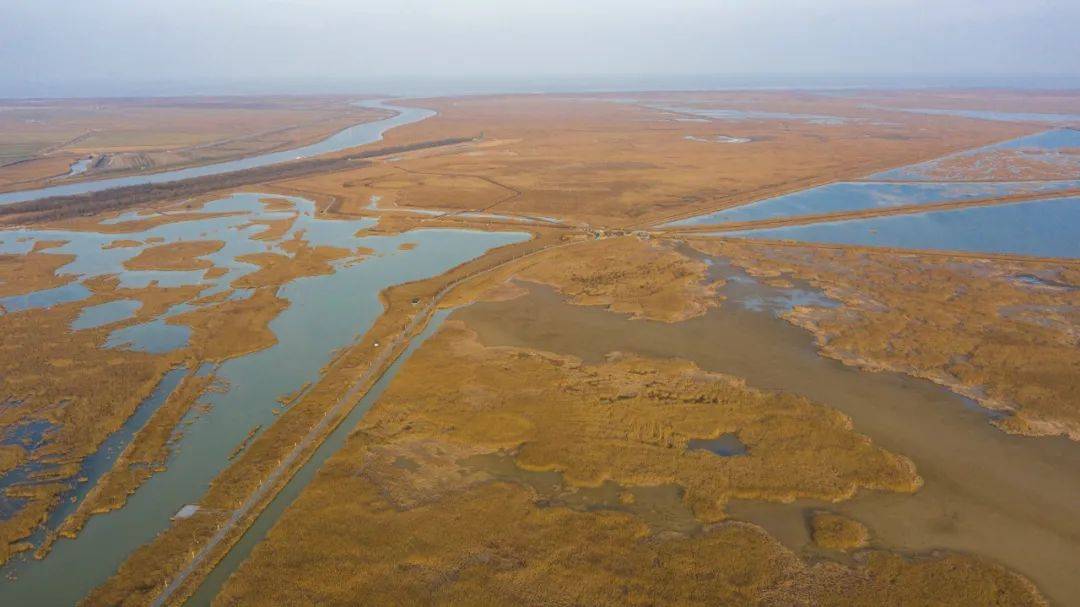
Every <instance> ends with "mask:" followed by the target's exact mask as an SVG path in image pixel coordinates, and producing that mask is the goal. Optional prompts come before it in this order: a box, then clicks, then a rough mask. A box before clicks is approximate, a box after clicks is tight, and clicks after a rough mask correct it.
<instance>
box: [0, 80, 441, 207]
mask: <svg viewBox="0 0 1080 607" xmlns="http://www.w3.org/2000/svg"><path fill="white" fill-rule="evenodd" d="M356 106H357V107H362V108H368V109H378V110H389V111H393V112H397V114H395V115H394V116H391V117H390V118H385V119H383V120H376V121H374V122H364V123H361V124H357V125H353V126H351V127H349V128H347V129H344V130H342V131H338V132H337V133H334V134H333V135H331V136H329V137H327V138H326V139H323V140H322V141H319V142H317V143H313V144H311V145H306V146H303V147H299V148H293V149H290V150H282V151H279V152H270V153H268V154H260V155H258V156H249V157H247V158H240V159H237V160H230V161H228V162H219V163H216V164H208V165H204V166H197V167H190V168H186V169H177V170H175V171H165V172H162V173H152V174H149V175H130V176H128V177H115V178H112V179H99V180H96V181H80V182H78V183H69V184H64V185H55V186H50V187H47V188H39V189H36V190H19V191H16V192H8V193H5V194H0V205H4V204H14V203H16V202H26V201H28V200H37V199H39V198H47V197H50V196H71V195H74V194H85V193H87V192H100V191H102V190H109V189H112V188H121V187H125V186H132V185H144V184H152V183H168V182H171V181H179V180H181V179H191V178H192V177H205V176H207V175H220V174H222V173H231V172H233V171H240V170H244V169H253V168H256V167H263V166H268V165H271V164H278V163H281V162H286V161H289V160H297V159H300V158H310V157H312V156H318V155H320V154H326V153H329V152H337V151H339V150H345V149H348V148H353V147H357V146H361V145H367V144H369V143H374V142H376V141H380V140H381V139H382V138H383V134H384V133H386V131H389V130H390V129H392V128H394V127H399V126H403V125H406V124H412V123H414V122H419V121H421V120H424V119H426V118H430V117H432V116H434V115H435V114H436V112H434V111H432V110H428V109H423V108H414V107H404V106H397V105H389V104H387V103H385V102H383V101H381V100H366V101H359V102H357V103H356Z"/></svg>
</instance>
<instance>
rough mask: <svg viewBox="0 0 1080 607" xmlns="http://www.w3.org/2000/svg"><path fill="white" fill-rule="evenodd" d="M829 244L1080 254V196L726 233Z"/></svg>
mask: <svg viewBox="0 0 1080 607" xmlns="http://www.w3.org/2000/svg"><path fill="white" fill-rule="evenodd" d="M723 235H724V236H732V237H737V238H761V239H767V240H797V241H802V242H818V243H829V244H848V245H865V246H877V247H896V248H902V249H934V250H950V251H966V252H973V253H1009V254H1015V255H1033V256H1038V257H1069V258H1078V257H1080V237H1078V235H1080V197H1069V198H1056V199H1051V200H1038V201H1032V202H1018V203H1012V204H998V205H992V206H981V207H968V208H965V209H954V210H947V211H934V212H927V213H919V214H914V215H891V216H885V217H870V218H866V219H850V220H847V221H833V222H823V223H815V224H809V225H801V226H787V227H780V228H766V229H759V230H745V231H739V232H725V233H723Z"/></svg>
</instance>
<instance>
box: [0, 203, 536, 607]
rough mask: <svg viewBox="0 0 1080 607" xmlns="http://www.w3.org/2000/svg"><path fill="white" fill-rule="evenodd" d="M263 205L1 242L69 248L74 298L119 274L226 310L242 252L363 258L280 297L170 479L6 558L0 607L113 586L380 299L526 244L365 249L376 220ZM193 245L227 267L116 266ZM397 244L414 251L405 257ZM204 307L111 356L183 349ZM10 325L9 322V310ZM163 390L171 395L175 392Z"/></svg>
mask: <svg viewBox="0 0 1080 607" xmlns="http://www.w3.org/2000/svg"><path fill="white" fill-rule="evenodd" d="M263 197H265V196H264V195H261V194H256V193H250V194H236V195H233V196H229V197H226V198H223V199H221V200H218V201H214V202H211V203H210V204H207V205H206V206H205V207H204V208H203V209H202V211H203V212H204V213H205V217H203V218H200V217H198V216H196V217H194V218H192V219H190V220H186V221H177V222H173V223H166V224H162V225H158V226H156V227H152V228H149V229H146V230H135V231H133V232H128V233H117V234H113V233H96V232H77V231H54V230H12V231H5V232H0V251H4V252H11V253H19V252H22V253H25V252H28V251H30V250H31V249H32V248H33V246H34V242H35V241H36V240H39V239H42V240H53V241H55V240H66V241H67V243H66V244H64V245H62V246H60V247H56V248H55V249H54V250H55V251H56V252H60V253H72V254H75V255H76V258H75V260H74V261H72V262H71V263H70V264H68V265H67V266H65V267H63V268H61V269H60V271H59V273H60V274H64V275H70V276H72V277H73V278H74V279H75V280H76V282H73V283H71V284H75V285H79V284H81V281H85V280H87V279H89V278H92V277H96V276H106V275H115V276H117V277H118V279H119V282H120V284H121V285H124V286H132V287H144V286H146V285H148V284H151V283H154V282H156V283H158V284H173V285H177V284H195V285H199V286H201V287H203V291H202V293H200V295H201V296H206V295H208V294H213V293H224V292H228V293H229V294H230V297H234V296H235V297H244V296H246V295H250V292H247V291H246V290H245V289H234V288H233V283H234V282H235V281H236V280H238V279H240V278H242V277H244V276H247V275H250V274H252V273H253V272H255V271H257V270H258V266H256V265H255V264H252V263H246V262H244V261H241V260H239V259H237V258H238V257H239V256H242V255H245V254H250V253H260V252H282V250H283V249H282V243H284V242H286V241H288V240H290V239H293V238H294V237H295V238H302V239H303V240H306V241H307V242H308V243H309V245H310V246H319V245H324V244H333V245H334V246H336V247H348V248H350V249H352V250H354V251H357V252H360V251H363V253H358V256H354V257H351V258H348V259H342V260H339V261H336V262H333V263H332V264H331V265H332V271H331V272H330V273H328V274H322V275H314V276H302V277H299V278H295V279H292V280H289V281H287V282H285V283H284V284H283V285H282V286H281V287H279V288H277V295H278V296H279V297H281V298H283V299H285V300H287V301H288V302H289V305H288V307H286V308H285V309H284V310H283V311H282V312H280V313H279V314H278V316H277V317H276V318H274V319H273V320H272V321H271V322H270V325H269V329H270V330H271V331H272V332H273V334H274V336H275V338H276V344H274V345H273V346H271V347H269V348H266V349H263V350H259V351H257V352H254V353H252V354H248V355H244V356H240V357H237V358H232V359H229V360H226V361H225V362H224V363H221V364H220V365H219V366H217V367H216V368H214V369H213V372H214V375H215V377H216V380H217V383H218V384H219V385H220V386H221V387H222V389H221V390H215V391H211V393H207V394H204V395H203V398H202V399H201V402H202V403H204V404H205V405H206V406H200V407H196V408H194V409H193V410H192V412H190V413H189V414H188V415H187V417H186V418H185V419H184V421H183V422H182V426H183V427H184V430H183V435H182V437H181V438H180V440H179V441H178V443H177V445H176V449H175V450H174V451H173V454H172V456H171V457H170V459H169V461H168V466H167V469H166V470H165V471H163V472H160V473H158V474H156V475H154V476H152V477H151V478H150V479H149V480H148V481H146V482H145V483H144V484H143V485H142V486H141V487H140V488H139V489H138V490H137V491H136V492H135V493H134V494H133V495H132V496H131V497H130V499H129V500H128V502H127V505H126V506H124V507H123V508H122V509H120V510H116V511H113V512H109V513H106V514H101V515H97V516H94V517H92V518H91V519H90V520H89V522H88V523H87V525H86V527H85V528H84V530H83V531H82V533H81V534H80V535H79V536H78V537H77V538H75V539H60V540H58V541H57V542H56V544H55V545H54V546H53V549H52V551H51V552H50V553H49V555H48V556H47V557H46V558H45V559H44V560H43V561H40V562H38V561H34V560H32V559H31V558H29V556H27V555H26V554H23V555H21V556H17V557H15V558H13V559H12V560H11V561H10V562H9V563H8V565H7V566H5V567H4V569H3V571H2V575H4V576H5V577H7V578H8V579H7V580H5V583H4V584H2V585H0V603H3V604H12V605H16V604H72V603H75V602H77V601H78V600H79V598H80V597H82V596H84V595H85V594H86V593H87V592H88V591H89V590H90V589H91V588H93V587H94V586H96V585H98V584H100V583H101V582H103V581H104V580H105V579H106V578H107V577H108V576H109V575H110V574H112V573H113V571H114V570H115V569H116V567H117V566H118V565H119V564H120V563H121V562H122V561H123V559H124V558H125V557H126V556H127V555H128V554H129V553H130V552H131V551H132V550H134V549H135V548H137V547H138V546H140V545H142V544H144V543H145V542H147V541H149V540H150V539H152V538H153V537H154V535H156V534H157V533H158V532H159V531H161V530H163V529H164V528H165V527H167V526H168V524H169V521H170V517H171V516H172V515H174V514H175V513H176V512H177V511H178V510H180V509H181V508H182V507H183V506H184V505H185V504H188V503H192V502H195V501H197V500H198V498H199V497H200V496H201V495H202V494H203V493H204V492H205V490H206V488H207V487H208V485H209V483H210V481H211V480H212V479H213V478H214V477H215V476H216V475H217V474H218V472H220V470H221V469H222V468H223V467H224V466H225V465H226V464H227V463H228V460H229V456H230V454H231V453H232V452H233V450H234V449H235V448H236V447H237V445H240V444H242V443H243V442H244V440H245V438H246V437H248V435H249V432H251V431H252V429H253V428H257V427H267V426H269V425H271V424H272V423H273V422H274V420H275V415H274V413H275V408H276V407H280V406H281V405H280V400H281V399H282V398H285V397H287V396H289V395H292V394H295V393H297V392H298V391H300V390H303V389H304V387H305V386H309V385H311V384H312V383H313V382H315V381H316V380H317V379H318V378H319V374H320V370H321V369H322V368H323V366H324V365H325V364H327V363H328V362H329V361H330V360H331V358H332V357H333V356H334V354H335V353H336V352H337V351H338V350H339V349H340V348H343V347H345V346H347V345H348V344H350V343H353V342H354V341H355V340H357V339H358V338H359V337H360V336H362V335H363V334H364V333H365V332H366V331H367V329H368V328H369V327H370V326H371V325H372V324H373V323H374V321H375V320H376V318H377V317H378V316H379V315H380V314H381V313H382V311H383V306H382V303H381V302H380V300H379V292H380V291H381V290H383V289H384V288H386V287H389V286H391V285H396V284H401V283H404V282H409V281H413V280H419V279H423V278H428V277H430V276H435V275H438V274H441V273H443V272H445V271H446V270H448V269H450V268H452V267H454V266H456V265H458V264H460V263H463V262H465V261H468V260H470V259H473V258H475V257H478V256H480V255H482V254H483V253H485V252H486V251H488V250H490V249H492V248H495V247H498V246H502V245H506V244H511V243H515V242H520V241H523V240H526V239H528V238H529V235H528V234H526V233H522V232H479V231H470V230H456V229H426V230H415V231H411V232H408V233H405V234H399V235H392V236H385V235H379V236H369V235H365V234H364V232H363V231H362V230H363V229H364V228H366V227H370V226H372V225H374V223H375V222H376V220H372V219H357V220H329V219H319V218H317V217H315V214H314V204H313V203H312V202H311V201H309V200H305V199H302V198H287V199H285V200H287V202H288V203H289V204H290V205H292V207H293V209H292V210H291V211H281V210H275V211H268V210H266V209H265V208H264V205H263V203H261V202H260V198H263ZM278 199H279V200H280V199H281V198H280V197H278ZM217 213H228V214H226V215H218V214H217ZM293 216H295V218H294V219H293V222H292V224H291V225H290V227H289V229H288V230H286V231H284V233H283V234H281V235H280V237H279V238H269V239H265V240H263V239H259V238H258V236H259V235H260V234H263V233H264V232H266V231H267V230H269V229H270V228H269V227H268V226H267V225H266V224H259V223H253V222H254V221H255V220H263V221H265V220H279V219H284V218H292V217H293ZM129 219H135V218H129ZM185 219H187V218H185ZM358 231H359V233H358ZM192 239H198V240H221V241H224V243H225V244H224V246H223V247H222V248H221V249H220V250H218V251H216V252H214V253H211V254H208V255H205V256H203V258H204V259H206V260H209V261H211V262H213V265H214V266H215V267H219V268H224V269H225V271H224V272H223V273H219V274H220V275H218V274H211V273H208V272H207V271H204V270H199V271H194V272H191V271H164V270H128V269H126V268H125V267H124V262H125V261H128V260H130V259H132V258H134V257H135V256H136V255H138V254H139V252H140V251H141V250H142V249H144V248H146V247H147V246H150V245H147V244H146V243H147V241H150V242H154V243H161V242H164V243H173V242H180V241H183V240H192ZM118 240H127V241H137V242H136V244H137V246H124V247H113V246H111V245H112V243H113V242H114V241H118ZM405 242H408V243H412V244H413V245H415V246H412V247H405V248H403V247H401V245H402V244H403V243H405ZM139 243H142V244H139ZM199 305H200V304H196V303H182V304H178V305H175V306H173V307H172V308H170V309H169V310H168V311H166V312H165V313H164V314H163V315H161V316H160V317H158V318H155V319H153V320H151V321H150V322H148V323H141V324H136V325H127V326H124V327H122V328H119V329H117V330H115V331H113V332H112V334H111V336H110V340H109V343H108V344H107V347H117V348H124V347H126V348H136V349H142V350H145V351H149V352H157V351H165V350H167V349H170V348H174V347H182V346H183V344H182V343H180V339H179V335H178V333H177V332H180V333H183V334H184V335H183V338H184V341H186V339H187V335H186V331H185V329H186V327H185V326H184V325H183V324H182V323H181V324H171V323H167V322H166V320H167V319H169V318H171V317H173V316H176V315H178V314H180V313H181V312H185V311H190V310H192V309H195V308H197V307H198V306H199ZM122 308H123V307H122V306H118V307H117V308H114V309H110V310H106V311H102V310H90V311H89V312H87V311H86V310H84V311H83V312H84V316H83V317H80V318H86V320H80V321H78V322H80V324H81V323H86V324H93V323H102V324H104V323H107V322H108V323H111V322H118V321H117V320H115V319H116V318H118V317H119V316H121V313H122V312H125V310H124V309H122ZM9 313H15V312H11V311H10V310H9ZM17 313H32V312H17ZM87 314H88V315H89V316H87ZM163 327H164V328H165V329H164V330H163ZM170 377H172V376H170ZM176 381H179V378H176ZM167 383H168V384H169V385H173V386H175V384H173V382H172V380H170V381H169V382H167ZM167 395H168V390H166V391H164V392H162V393H161V396H160V401H163V400H164V399H165V398H166V397H167ZM155 402H156V403H157V404H158V405H160V402H159V400H157V399H154V400H152V401H151V404H150V405H148V406H147V407H144V408H140V412H141V411H143V410H144V409H145V411H146V415H147V416H148V415H149V414H150V413H152V412H153V409H154V408H155V407H154V405H153V403H155ZM145 419H146V418H145V417H142V416H141V413H140V414H139V415H136V416H134V417H133V418H132V419H131V420H129V422H128V424H127V425H125V429H124V432H125V433H126V434H125V435H124V436H126V437H127V438H126V439H125V440H121V441H119V442H118V443H117V444H115V445H112V446H111V447H110V448H111V450H112V451H114V452H119V451H120V450H122V449H123V447H124V445H126V442H127V441H130V436H131V435H132V434H133V433H134V432H135V431H136V430H138V428H139V427H141V424H142V423H144V422H145ZM347 426H348V427H351V425H347ZM114 455H115V454H114ZM91 460H93V461H98V460H94V458H90V459H89V460H88V461H91ZM101 461H107V460H101ZM106 467H107V466H106ZM92 484H93V483H92V482H87V483H84V484H82V485H79V488H80V489H79V490H80V491H84V492H85V491H86V490H88V489H89V488H90V486H92ZM59 522H60V520H53V519H50V521H49V523H47V527H48V528H55V526H56V525H58V524H59ZM43 531H44V530H43ZM72 572H77V574H73V573H72ZM61 578H62V579H64V580H65V583H64V584H57V583H56V580H57V579H61Z"/></svg>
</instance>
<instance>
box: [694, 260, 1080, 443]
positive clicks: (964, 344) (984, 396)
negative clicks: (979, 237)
mask: <svg viewBox="0 0 1080 607" xmlns="http://www.w3.org/2000/svg"><path fill="white" fill-rule="evenodd" d="M692 242H693V245H694V246H695V247H697V248H699V249H701V250H703V251H706V252H708V253H711V254H719V255H723V256H724V257H726V258H729V259H731V260H732V261H734V262H735V263H736V264H739V265H741V266H743V267H744V268H746V269H747V270H748V271H750V272H751V273H753V274H758V275H762V276H771V277H779V278H781V279H783V278H787V277H793V278H798V279H801V280H805V281H808V282H810V283H811V284H813V285H815V286H817V287H819V288H821V289H822V290H824V291H825V293H827V294H828V295H829V296H830V297H832V298H834V299H836V300H838V301H840V302H842V304H843V305H842V306H840V307H837V308H823V307H803V308H796V309H795V310H794V311H793V312H792V313H790V314H789V315H788V319H789V320H791V321H792V322H794V323H796V324H798V325H800V326H803V327H805V328H807V329H809V330H810V331H812V332H813V333H814V334H815V335H816V336H817V340H818V344H819V346H820V348H821V350H822V352H823V353H824V354H826V355H828V356H832V357H834V358H838V359H840V360H842V361H844V362H846V363H849V364H853V365H857V366H862V367H867V368H872V369H875V368H876V369H890V370H896V371H901V372H904V373H908V374H910V375H915V376H917V377H923V378H926V379H930V380H932V381H935V382H938V383H941V384H944V385H946V386H948V387H950V388H952V389H954V390H956V391H957V392H960V393H961V394H965V395H967V396H970V397H971V398H974V399H976V400H977V401H979V402H980V403H981V404H983V405H984V406H986V407H990V408H993V409H998V410H1002V411H1006V412H1009V413H1011V415H1009V416H1007V417H1004V418H1002V419H999V420H997V421H995V423H996V424H997V425H998V426H999V427H1001V428H1002V429H1004V430H1007V431H1009V432H1017V433H1021V434H1031V435H1055V434H1064V435H1066V436H1068V437H1070V438H1072V439H1073V440H1080V385H1078V384H1077V381H1076V378H1077V377H1078V376H1080V348H1078V344H1080V332H1078V330H1077V327H1080V315H1078V312H1077V311H1078V310H1080V288H1078V286H1080V269H1078V268H1077V264H1076V263H1075V262H1071V261H1068V260H1061V261H1058V262H1055V261H1049V260H1048V261H1027V262H1025V261H1022V260H1014V261H987V260H980V259H978V258H973V257H971V256H951V255H947V254H944V255H942V254H919V253H915V252H888V251H875V250H872V249H860V248H855V247H822V246H807V245H795V244H788V245H787V246H784V245H777V244H775V243H748V242H741V241H734V240H724V241H720V240H694V241H692ZM1039 277H1041V278H1039ZM1031 278H1034V279H1035V283H1034V284H1032V283H1031V282H1029V281H1026V280H1025V279H1031ZM1039 281H1042V282H1041V283H1040V282H1039Z"/></svg>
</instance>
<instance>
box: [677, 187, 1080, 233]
mask: <svg viewBox="0 0 1080 607" xmlns="http://www.w3.org/2000/svg"><path fill="white" fill-rule="evenodd" d="M1071 188H1080V180H1076V181H1052V182H1027V181H1015V182H1001V183H962V182H960V183H956V182H950V183H881V182H873V181H853V182H843V183H834V184H829V185H824V186H821V187H817V188H811V189H809V190H803V191H801V192H795V193H792V194H786V195H784V196H777V197H776V198H769V199H766V200H762V201H759V202H755V203H752V204H748V205H744V206H740V207H735V208H732V209H724V210H722V211H717V212H715V213H710V214H708V215H699V216H697V217H690V218H688V219H682V220H679V221H673V222H670V223H666V224H664V225H663V226H661V227H665V228H670V227H688V226H700V225H713V224H721V223H729V222H742V221H759V220H762V219H773V218H780V217H797V216H800V215H815V214H820V213H837V212H841V211H860V210H865V209H877V208H888V207H897V206H906V205H919V204H930V203H937V202H948V201H956V200H970V199H981V198H996V197H1001V196H1008V195H1010V194H1026V193H1038V192H1054V191H1059V190H1065V189H1071Z"/></svg>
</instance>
